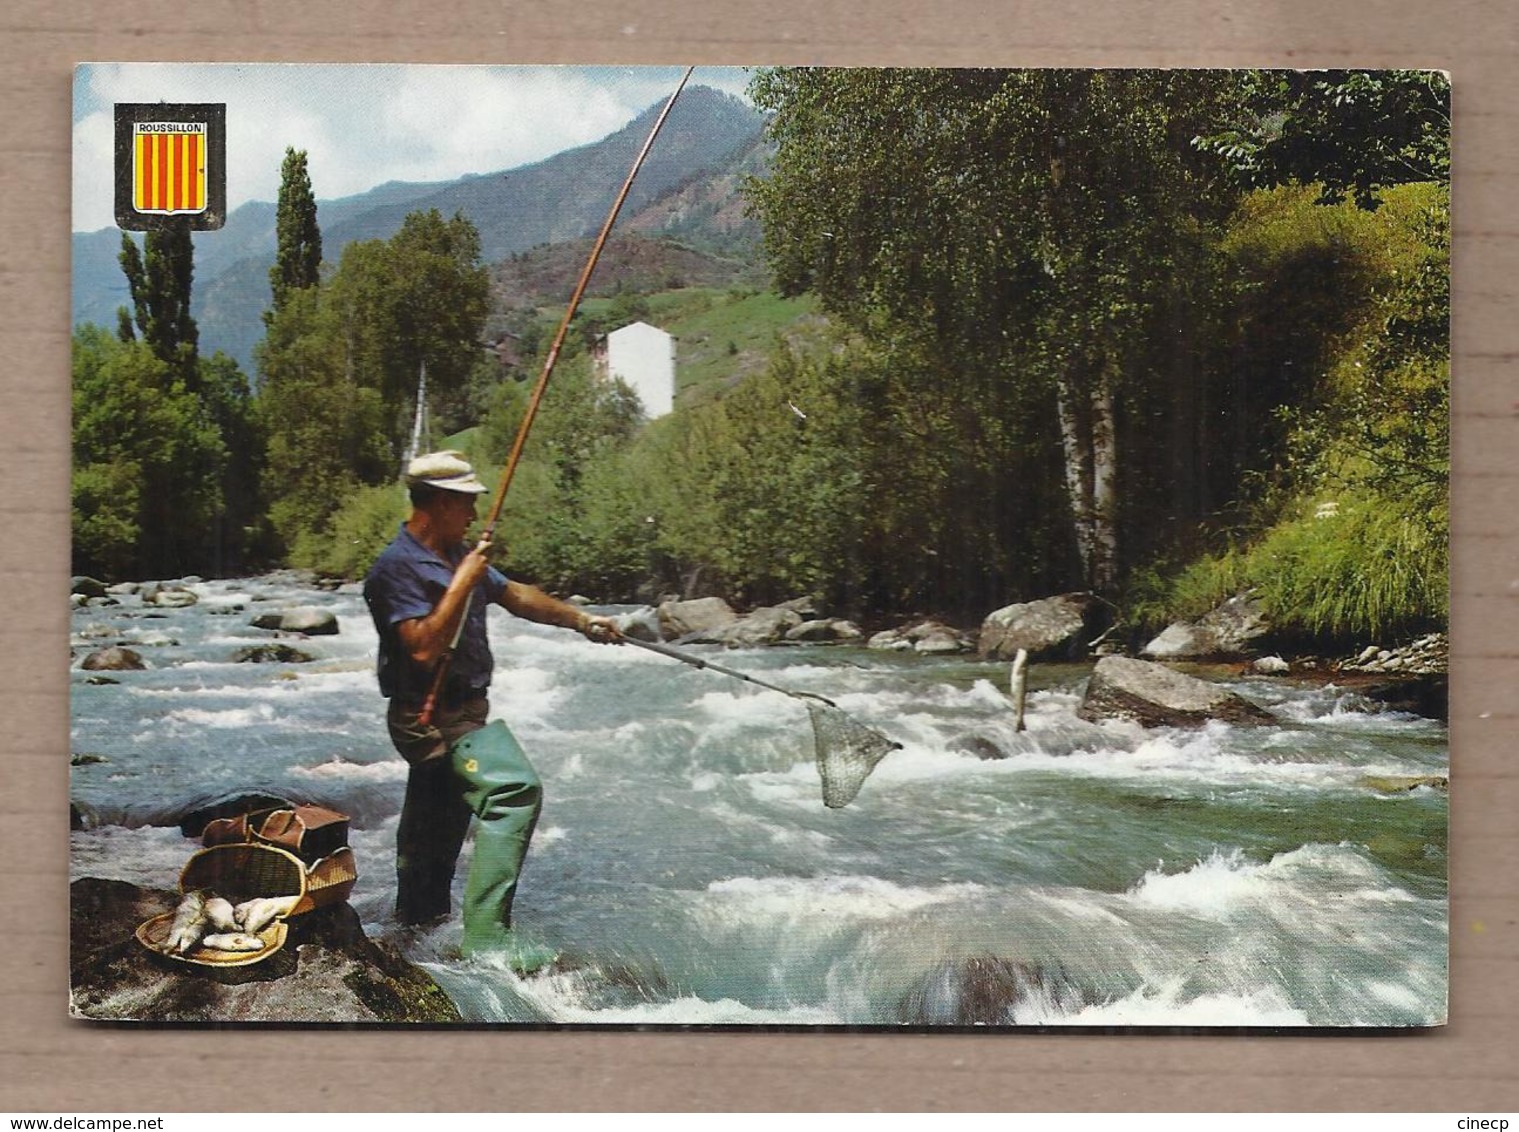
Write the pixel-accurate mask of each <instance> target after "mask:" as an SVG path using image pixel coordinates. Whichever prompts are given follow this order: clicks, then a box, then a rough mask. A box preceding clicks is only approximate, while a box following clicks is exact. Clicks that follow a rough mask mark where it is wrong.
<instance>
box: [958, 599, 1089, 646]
mask: <svg viewBox="0 0 1519 1132" xmlns="http://www.w3.org/2000/svg"><path fill="white" fill-rule="evenodd" d="M1107 614H1108V606H1107V605H1105V604H1104V603H1103V602H1102V601H1101V600H1100V599H1099V598H1098V597H1097V596H1096V595H1095V594H1091V593H1069V594H1060V595H1058V596H1056V597H1047V598H1043V599H1041V600H1039V601H1028V602H1023V603H1021V604H1018V605H1008V606H1004V607H1003V608H1001V609H999V610H996V611H995V612H993V613H990V614H988V615H987V617H986V620H985V621H983V622H982V623H981V638H980V641H979V642H978V645H977V648H978V651H979V652H980V653H981V655H982V656H984V657H988V658H990V659H992V660H1012V659H1013V657H1014V656H1016V655H1017V653H1018V650H1019V649H1027V650H1028V654H1029V658H1030V659H1032V660H1074V659H1075V658H1077V657H1079V656H1081V655H1082V654H1083V653H1084V652H1085V651H1086V649H1087V646H1088V645H1089V644H1091V642H1092V639H1093V638H1094V637H1095V636H1096V635H1097V634H1098V633H1100V632H1101V630H1102V628H1103V622H1104V621H1105V620H1106V619H1107Z"/></svg>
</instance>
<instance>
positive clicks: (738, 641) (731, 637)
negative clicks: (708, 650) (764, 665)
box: [683, 606, 802, 649]
mask: <svg viewBox="0 0 1519 1132" xmlns="http://www.w3.org/2000/svg"><path fill="white" fill-rule="evenodd" d="M801 623H802V615H801V614H800V613H797V612H795V611H793V610H790V609H782V608H780V607H779V606H764V607H762V608H760V609H756V610H754V611H753V612H752V613H750V614H749V615H748V616H746V617H741V618H739V619H738V620H737V621H734V622H733V623H732V624H730V625H724V626H722V627H721V628H716V629H709V630H706V631H704V632H700V633H692V634H690V635H688V636H686V637H685V638H683V640H684V641H685V643H687V644H693V645H726V646H727V647H728V648H730V649H737V648H752V647H755V646H758V645H773V644H777V643H779V642H780V641H783V640H785V639H786V634H787V633H789V632H790V631H791V630H792V629H795V628H796V627H797V626H798V625H800V624H801Z"/></svg>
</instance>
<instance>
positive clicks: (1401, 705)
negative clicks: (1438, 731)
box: [1356, 672, 1450, 722]
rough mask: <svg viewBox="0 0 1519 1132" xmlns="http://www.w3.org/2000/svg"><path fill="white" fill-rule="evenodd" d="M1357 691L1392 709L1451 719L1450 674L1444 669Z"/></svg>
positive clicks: (1396, 678)
mask: <svg viewBox="0 0 1519 1132" xmlns="http://www.w3.org/2000/svg"><path fill="white" fill-rule="evenodd" d="M1356 691H1357V692H1359V693H1360V694H1361V695H1363V696H1365V697H1366V698H1367V699H1368V700H1372V701H1374V702H1376V703H1378V704H1381V705H1382V706H1383V707H1384V708H1386V709H1388V710H1389V711H1401V712H1407V713H1408V714H1409V715H1421V716H1423V717H1424V718H1425V719H1438V720H1441V721H1444V722H1448V721H1449V720H1450V678H1449V677H1448V676H1447V675H1446V674H1445V673H1443V672H1439V673H1428V672H1427V673H1419V674H1417V675H1408V676H1402V677H1393V678H1391V679H1387V680H1384V681H1380V682H1378V683H1375V684H1367V685H1364V686H1362V687H1359V688H1357V689H1356Z"/></svg>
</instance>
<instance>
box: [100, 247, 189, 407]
mask: <svg viewBox="0 0 1519 1132" xmlns="http://www.w3.org/2000/svg"><path fill="white" fill-rule="evenodd" d="M119 259H120V263H121V269H122V271H123V272H124V273H125V274H126V277H127V287H128V289H129V290H130V292H131V295H132V310H133V317H134V319H135V321H136V323H137V332H138V335H139V336H140V337H141V339H142V341H143V342H145V343H147V346H148V348H149V349H150V350H152V351H153V356H154V357H156V358H158V359H159V360H160V361H162V362H163V363H164V364H165V365H167V366H168V367H169V369H170V372H172V373H173V374H174V375H175V376H176V377H179V378H180V379H181V380H182V381H183V382H184V383H185V388H186V389H187V390H189V391H191V392H195V391H196V390H197V389H198V388H199V385H200V382H199V377H198V374H197V365H196V363H197V350H198V343H199V339H200V331H199V330H198V329H197V327H196V325H195V319H194V318H192V317H191V315H190V291H191V287H192V284H193V281H194V277H195V249H194V246H193V245H192V244H191V243H190V225H189V222H188V221H187V220H185V219H183V218H179V219H178V221H177V222H176V223H173V224H171V225H169V226H168V227H166V228H158V229H154V230H153V231H151V232H149V233H148V235H147V239H146V240H145V241H144V247H143V251H142V252H141V253H139V252H138V250H137V245H136V244H135V243H134V242H133V240H132V237H131V236H129V235H128V234H127V233H125V232H123V233H122V236H121V255H120V257H119Z"/></svg>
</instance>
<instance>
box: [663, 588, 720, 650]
mask: <svg viewBox="0 0 1519 1132" xmlns="http://www.w3.org/2000/svg"><path fill="white" fill-rule="evenodd" d="M656 612H657V615H658V617H659V628H660V633H661V634H662V635H663V636H664V638H665V639H666V640H670V639H673V638H676V637H686V636H689V635H690V634H692V633H706V632H709V631H710V630H713V629H721V628H722V627H723V626H725V625H732V624H733V623H734V622H735V621H737V620H738V614H737V613H735V612H734V611H733V607H732V606H731V605H729V604H728V603H727V602H726V601H724V600H723V599H722V598H720V597H699V598H694V599H692V600H691V601H663V602H660V603H659V609H658V610H657V611H656Z"/></svg>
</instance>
